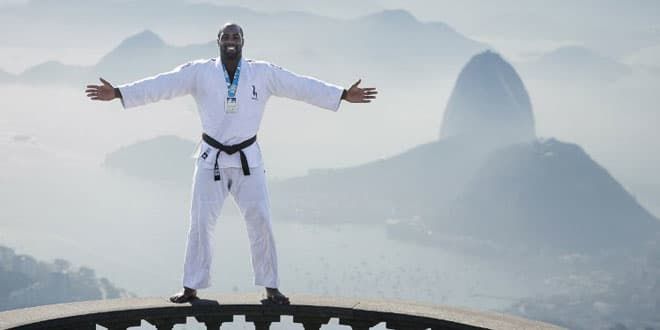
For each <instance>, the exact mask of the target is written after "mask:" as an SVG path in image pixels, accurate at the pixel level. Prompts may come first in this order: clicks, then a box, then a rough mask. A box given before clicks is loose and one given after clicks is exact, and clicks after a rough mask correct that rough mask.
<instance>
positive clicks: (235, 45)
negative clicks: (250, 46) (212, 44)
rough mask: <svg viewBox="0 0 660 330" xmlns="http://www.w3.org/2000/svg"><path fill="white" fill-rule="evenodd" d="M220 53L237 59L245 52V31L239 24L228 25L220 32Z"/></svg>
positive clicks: (228, 57)
mask: <svg viewBox="0 0 660 330" xmlns="http://www.w3.org/2000/svg"><path fill="white" fill-rule="evenodd" d="M218 47H220V54H221V55H222V56H223V57H224V58H227V59H231V60H233V59H237V58H239V57H240V56H241V54H242V52H243V33H242V31H241V28H240V27H239V26H238V25H227V26H225V27H224V28H223V29H222V30H221V31H220V34H218Z"/></svg>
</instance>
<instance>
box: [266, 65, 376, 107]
mask: <svg viewBox="0 0 660 330" xmlns="http://www.w3.org/2000/svg"><path fill="white" fill-rule="evenodd" d="M267 68H268V70H269V73H268V86H269V89H270V91H271V92H272V93H273V95H276V96H283V97H287V98H291V99H294V100H299V101H303V102H307V103H309V104H313V105H316V106H318V107H321V108H325V109H329V110H332V111H337V110H338V109H339V104H340V103H341V100H345V101H347V102H351V103H369V102H371V100H373V99H375V98H376V94H377V93H378V92H377V91H376V89H375V88H360V87H359V86H358V85H359V84H360V80H358V81H357V82H356V83H355V84H353V85H352V86H351V87H350V88H349V89H348V90H347V89H344V88H342V87H340V86H337V85H334V84H330V83H327V82H324V81H321V80H318V79H315V78H312V77H308V76H301V75H297V74H295V73H293V72H291V71H288V70H285V69H282V68H281V67H279V66H276V65H273V64H269V65H268V67H267Z"/></svg>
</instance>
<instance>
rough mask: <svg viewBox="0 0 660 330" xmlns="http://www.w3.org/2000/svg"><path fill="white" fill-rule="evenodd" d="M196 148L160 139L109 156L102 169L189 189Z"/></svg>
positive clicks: (172, 139) (175, 139)
mask: <svg viewBox="0 0 660 330" xmlns="http://www.w3.org/2000/svg"><path fill="white" fill-rule="evenodd" d="M194 148H195V143H194V142H192V141H188V140H184V139H181V138H179V137H176V136H160V137H157V138H154V139H150V140H146V141H141V142H138V143H135V144H132V145H129V146H125V147H122V148H120V149H119V150H116V151H114V152H112V153H110V154H108V155H107V156H106V159H105V162H104V164H103V165H104V166H105V167H107V168H110V169H116V170H119V171H120V172H122V173H124V174H126V175H129V176H133V177H139V178H142V179H147V180H151V181H157V182H161V183H162V182H169V183H174V184H177V185H180V186H182V187H189V186H190V180H191V177H192V174H191V173H192V168H193V160H192V158H191V155H192V153H193V151H194Z"/></svg>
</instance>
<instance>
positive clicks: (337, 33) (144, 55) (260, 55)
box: [24, 2, 485, 84]
mask: <svg viewBox="0 0 660 330" xmlns="http://www.w3.org/2000/svg"><path fill="white" fill-rule="evenodd" d="M42 4H43V3H42ZM130 6H135V7H137V8H133V9H135V10H136V11H137V12H140V11H141V10H143V9H144V8H142V6H143V4H142V3H141V2H139V3H138V2H135V3H133V2H131V3H130ZM177 8H179V10H180V13H178V14H177V17H178V18H177V20H176V23H172V24H174V25H178V24H183V23H182V22H180V20H190V22H189V23H190V24H189V25H186V26H187V28H190V26H195V29H196V34H197V35H199V31H200V30H201V29H202V28H201V26H204V30H203V31H204V34H205V35H208V37H207V38H206V40H209V41H208V42H205V43H198V44H189V45H188V46H183V47H176V46H171V45H169V44H167V43H165V42H164V41H163V40H162V38H160V37H159V36H158V35H156V34H155V33H154V32H153V31H154V29H152V28H148V29H146V30H144V26H149V24H148V20H147V23H144V22H143V23H141V24H142V25H141V26H142V32H139V33H137V34H134V35H132V36H131V37H129V38H126V39H124V40H123V41H121V42H120V43H119V44H118V46H117V47H115V48H114V49H113V50H112V51H111V52H109V53H108V54H106V55H105V56H104V57H103V58H102V59H101V60H100V61H99V62H98V63H97V64H96V65H94V66H93V67H89V68H86V69H87V70H88V71H89V72H90V73H89V75H88V77H87V79H94V80H96V78H97V76H98V75H103V76H105V77H107V78H108V79H112V80H111V81H126V80H135V79H139V78H142V77H145V76H151V75H154V74H156V73H159V72H163V71H166V70H170V69H172V68H174V67H175V66H177V65H179V64H182V63H185V62H187V61H190V60H194V59H199V58H210V57H215V56H217V54H218V50H217V45H216V44H215V41H214V39H215V36H216V34H217V31H218V28H219V27H220V25H221V24H222V22H223V18H222V17H224V16H226V15H228V13H232V12H236V13H237V16H236V17H232V16H227V17H226V19H225V20H227V21H229V20H232V21H237V22H239V23H241V24H242V25H243V27H244V29H245V34H246V48H245V50H244V54H245V56H246V57H250V58H257V59H266V60H269V61H273V62H276V63H278V64H280V65H283V66H286V67H292V68H295V70H301V71H303V72H309V74H319V73H323V74H324V78H325V77H327V78H325V79H327V80H336V79H340V78H341V79H345V78H344V76H345V74H346V72H351V71H357V72H369V76H370V79H374V80H378V79H386V78H390V79H391V77H392V75H396V76H397V78H399V79H416V80H419V78H437V73H438V72H449V71H451V69H453V68H454V67H458V66H459V65H460V64H461V63H463V62H464V61H465V58H467V57H468V56H471V55H472V54H474V53H475V52H477V51H479V50H481V49H484V48H485V45H483V44H481V43H479V42H476V41H474V40H471V39H469V38H466V37H465V36H463V35H461V34H459V33H457V32H456V31H455V30H453V29H452V28H451V27H449V26H447V25H446V24H444V23H440V22H432V23H427V22H420V21H418V20H417V19H416V18H414V17H413V16H412V15H410V14H409V13H408V12H406V11H402V10H387V11H382V12H379V13H375V14H371V15H368V16H365V17H360V18H356V19H350V20H339V19H333V18H327V17H322V16H315V15H312V14H307V13H301V12H284V13H277V14H265V13H257V12H252V11H248V10H246V9H242V8H233V7H217V6H213V5H208V4H198V5H186V6H179V5H177ZM225 9H227V10H225ZM78 10H80V11H82V12H86V11H88V10H92V9H90V8H87V6H82V7H81V8H79V9H78ZM113 10H114V9H113ZM145 10H146V9H145ZM214 12H221V13H222V15H221V16H222V17H218V16H216V15H213V14H212V13H214ZM26 15H27V14H26ZM90 15H98V14H97V13H95V12H90ZM149 15H150V16H153V15H154V13H151V14H149ZM121 19H122V20H123V19H127V18H121ZM135 24H137V23H135ZM145 24H146V25H145ZM301 26H305V29H301V28H300V27H301ZM171 29H172V27H171V26H167V27H165V28H164V30H165V31H169V30H171ZM355 31H360V33H356V32H355ZM113 33H116V32H113ZM171 33H176V34H179V35H180V33H181V31H173V32H171ZM273 36H281V38H274V37H273ZM320 36H323V37H320ZM346 36H351V37H350V38H347V37H346ZM86 38H87V37H81V38H80V39H82V40H85V39H86ZM80 39H79V40H80ZM393 41H396V42H394V43H393ZM399 41H401V42H399ZM416 45H424V47H417V46H416ZM347 58H350V59H351V60H350V61H347ZM431 59H434V61H430V60H431ZM420 63H424V65H420ZM52 66H54V64H52V63H49V64H48V65H47V66H44V65H41V66H39V67H36V68H31V69H29V70H28V71H29V74H30V75H31V78H30V79H28V78H26V77H24V79H25V80H28V81H32V80H38V81H40V82H42V81H47V80H48V77H49V75H50V71H48V70H51V71H53V70H54V69H53V68H52ZM66 68H68V67H67V66H64V67H58V68H57V70H54V71H56V73H57V74H59V72H60V71H66ZM71 69H72V70H74V71H75V72H77V71H78V69H77V68H71ZM59 77H61V76H57V77H53V78H52V81H55V82H59V81H60V79H59ZM64 77H65V78H66V76H64ZM42 78H43V79H42ZM76 79H78V76H77V75H75V74H74V75H73V76H72V77H71V78H70V79H69V80H68V81H69V83H71V84H80V81H78V80H76Z"/></svg>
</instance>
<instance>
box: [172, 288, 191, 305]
mask: <svg viewBox="0 0 660 330" xmlns="http://www.w3.org/2000/svg"><path fill="white" fill-rule="evenodd" d="M195 299H197V290H195V289H191V288H186V287H183V291H182V292H179V293H177V294H175V295H173V296H171V297H170V301H171V302H173V303H175V304H183V303H187V302H190V301H193V300H195Z"/></svg>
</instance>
